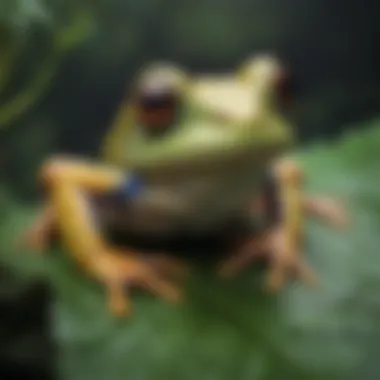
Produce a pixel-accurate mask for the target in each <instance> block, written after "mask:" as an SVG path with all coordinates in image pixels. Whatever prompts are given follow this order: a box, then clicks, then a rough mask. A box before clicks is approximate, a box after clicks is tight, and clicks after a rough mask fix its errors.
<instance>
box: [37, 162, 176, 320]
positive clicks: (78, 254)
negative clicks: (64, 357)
mask: <svg viewBox="0 0 380 380" xmlns="http://www.w3.org/2000/svg"><path fill="white" fill-rule="evenodd" d="M125 179H126V175H125V173H123V172H120V171H118V170H115V169H113V168H110V167H107V166H102V165H94V164H91V163H87V162H83V161H79V160H70V159H66V158H64V159H62V158H56V159H53V160H50V161H49V162H47V163H46V164H45V165H44V167H43V169H42V181H43V182H44V184H45V185H46V186H47V188H48V191H49V195H50V199H49V201H50V204H51V207H52V208H53V210H54V217H55V220H56V223H57V226H58V227H59V233H60V237H61V239H62V241H63V243H64V245H66V246H67V248H68V249H69V251H70V252H71V253H72V254H73V256H74V258H75V259H76V261H77V262H78V263H79V264H80V265H81V266H82V267H83V268H84V269H85V270H86V271H87V272H88V273H89V274H90V275H92V276H94V277H95V278H97V279H98V280H100V281H101V282H102V283H103V284H104V285H105V287H106V289H107V291H108V298H109V307H110V309H111V310H112V311H113V312H114V313H116V314H125V313H128V312H129V310H130V304H129V301H128V296H127V295H126V294H125V288H126V287H127V288H128V287H130V286H139V287H143V288H146V289H148V290H150V291H152V292H153V293H155V294H157V295H160V296H162V297H164V298H166V299H168V300H171V301H176V300H178V299H179V298H180V292H179V290H178V289H177V287H176V286H174V285H173V284H171V283H170V282H168V281H167V280H166V279H165V278H164V277H163V276H162V275H161V274H160V273H159V272H160V271H159V270H156V269H155V265H154V263H153V264H152V263H150V262H146V261H144V259H143V258H140V257H139V255H138V254H139V253H138V252H133V251H131V250H126V251H122V250H118V249H116V248H114V247H111V246H109V245H108V244H107V242H106V241H105V240H104V239H103V237H102V236H101V233H100V230H99V229H98V226H97V223H96V221H95V220H94V217H93V215H92V212H91V209H90V207H89V202H88V196H93V195H98V194H104V193H107V192H112V191H116V190H118V189H119V187H120V186H121V185H122V184H123V183H124V181H125Z"/></svg>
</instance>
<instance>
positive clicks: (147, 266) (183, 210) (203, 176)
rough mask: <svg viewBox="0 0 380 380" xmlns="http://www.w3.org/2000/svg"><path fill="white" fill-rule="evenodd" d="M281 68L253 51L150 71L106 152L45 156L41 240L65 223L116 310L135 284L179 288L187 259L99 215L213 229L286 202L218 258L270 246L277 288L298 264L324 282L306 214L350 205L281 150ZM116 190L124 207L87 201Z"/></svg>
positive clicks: (166, 229)
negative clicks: (312, 258) (228, 68)
mask: <svg viewBox="0 0 380 380" xmlns="http://www.w3.org/2000/svg"><path fill="white" fill-rule="evenodd" d="M280 74H281V71H280V67H279V65H278V63H277V61H275V60H274V59H272V58H270V57H258V58H256V59H254V60H250V61H248V62H247V64H246V65H244V66H242V67H241V68H240V70H238V73H237V74H228V75H227V74H226V75H224V76H215V77H212V76H204V77H193V78H189V77H188V76H187V75H186V73H184V72H183V71H181V70H179V69H176V68H174V67H169V66H167V67H165V66H162V67H152V68H151V69H149V70H146V71H144V72H143V73H142V74H141V75H140V76H139V77H138V80H137V82H136V85H135V92H134V93H133V95H132V96H131V99H130V101H129V103H128V105H127V106H122V107H121V108H120V112H119V114H118V115H117V120H116V121H115V125H114V127H113V128H112V129H111V132H110V133H109V135H108V136H107V139H106V146H105V150H104V163H96V162H89V161H86V160H81V159H78V158H73V157H52V158H50V159H48V160H47V161H46V163H45V164H44V165H43V167H42V168H41V175H40V180H41V182H42V183H43V184H44V185H45V186H46V188H47V199H46V206H45V209H44V210H43V212H42V213H41V216H40V217H39V218H38V220H37V221H36V223H35V224H34V225H33V226H32V228H31V229H30V230H29V231H28V232H27V234H26V239H27V241H28V243H29V244H30V245H32V246H33V247H35V248H40V249H43V248H44V247H45V246H46V244H47V241H48V236H49V234H50V233H51V231H52V230H53V229H58V231H59V234H60V237H61V240H62V242H63V244H64V245H65V246H66V248H67V250H68V251H69V252H70V253H71V254H72V256H73V258H74V259H75V260H76V261H77V262H78V263H79V264H80V265H81V266H82V267H83V268H84V269H85V270H86V271H87V272H88V273H89V274H90V275H92V276H94V277H95V278H96V279H98V280H99V281H101V282H102V283H103V284H104V286H105V287H106V290H107V292H108V302H109V307H110V309H111V310H112V312H114V313H116V314H118V315H122V314H128V313H129V311H130V302H129V295H128V294H127V293H126V290H125V289H126V285H130V286H132V285H133V286H140V287H144V288H147V289H149V290H150V291H152V292H154V293H156V294H157V295H159V296H162V297H164V298H166V299H168V300H171V301H177V300H179V299H180V291H179V289H178V287H177V286H176V285H175V284H174V283H173V282H172V280H173V279H172V275H182V274H183V273H184V269H185V268H184V266H183V264H182V263H180V262H177V261H176V260H174V259H173V258H168V257H167V256H164V255H162V254H159V253H157V254H155V255H150V256H149V257H147V256H144V255H143V252H136V251H135V250H134V249H133V247H131V248H130V249H121V248H116V247H114V246H112V245H111V244H110V243H109V242H108V241H107V240H106V239H105V238H104V236H103V234H102V229H101V228H100V225H99V223H98V222H99V221H101V222H105V221H106V223H111V224H112V223H114V224H117V225H118V227H119V229H120V228H121V230H122V231H125V232H126V233H127V232H128V233H131V232H132V233H137V234H140V235H146V236H147V237H148V238H152V237H155V238H157V237H158V238H160V237H170V236H174V235H180V234H183V233H188V234H190V235H191V234H199V233H200V234H207V233H208V232H209V231H210V233H211V231H214V230H217V229H223V227H224V226H226V225H228V223H229V222H231V221H233V220H234V218H236V217H242V218H246V219H252V218H254V217H255V216H258V215H262V214H263V215H266V214H268V213H270V206H271V203H273V202H277V204H278V205H280V209H278V207H277V210H274V211H277V214H276V215H275V217H273V218H272V219H271V223H269V225H268V226H267V227H266V228H265V229H263V230H262V232H260V233H259V234H257V233H256V234H255V235H253V234H252V235H251V236H248V237H247V239H245V240H243V241H242V242H241V244H239V245H236V250H235V251H234V252H231V257H230V258H229V259H228V260H227V261H226V262H223V263H221V266H220V268H218V270H219V271H220V274H221V275H224V276H232V275H234V274H236V273H238V272H239V270H241V269H242V268H244V267H245V266H246V265H247V264H248V263H249V262H250V261H251V260H253V259H254V258H256V257H258V256H260V255H263V254H265V255H266V256H267V257H268V258H269V259H270V260H269V269H268V275H267V281H266V285H267V286H268V288H269V289H272V290H278V289H280V288H281V287H282V286H283V285H284V284H285V281H286V278H287V276H288V275H289V274H292V275H293V274H297V275H299V276H300V277H301V279H302V280H304V281H305V282H308V283H310V284H315V282H316V279H315V276H314V273H313V271H312V270H311V269H310V268H308V266H307V265H306V264H305V263H304V262H303V259H302V257H301V255H300V246H301V243H302V235H303V234H302V227H303V216H304V214H305V213H309V214H312V215H315V216H318V217H321V218H323V219H327V220H329V221H330V222H332V223H334V224H335V225H338V226H340V225H343V224H344V223H345V216H344V213H343V210H342V209H341V208H339V207H338V205H337V204H335V203H334V202H333V201H331V200H329V199H322V198H313V199H308V198H307V197H305V196H304V194H303V193H302V173H301V170H300V168H299V167H298V165H297V164H296V163H295V162H293V161H291V160H288V159H285V158H283V157H284V154H285V153H286V151H287V150H288V149H289V148H290V147H291V145H292V142H293V135H292V130H291V127H290V126H289V125H288V123H287V122H286V121H285V120H284V119H283V117H282V116H281V115H280V114H279V113H278V112H277V107H276V102H275V96H276V84H277V83H278V81H279V78H280ZM139 94H140V95H141V94H143V95H144V96H145V95H146V94H148V95H149V96H148V97H147V96H145V97H144V96H142V95H141V96H140V95H139ZM157 94H158V95H157ZM168 94H169V95H168ZM139 96H140V97H139ZM173 99H174V100H175V101H173ZM177 100H179V103H178V104H180V106H179V105H178V104H177V102H176V101H177ZM147 110H148V111H147ZM173 110H175V112H174V111H173ZM268 173H270V174H271V175H272V178H273V180H272V182H273V183H272V184H273V185H274V188H275V190H276V191H275V194H274V195H272V196H270V194H269V193H268V192H267V191H265V187H264V181H265V178H267V175H268ZM136 179H137V180H138V181H139V182H138V183H140V182H141V183H140V185H139V186H138V187H137V190H136V181H135V180H136ZM128 181H130V182H128ZM131 181H132V182H131ZM130 183H132V184H134V191H133V192H132V191H131V188H130V187H128V186H127V190H124V192H123V191H121V189H122V186H123V184H124V187H125V184H127V185H128V184H130ZM263 189H264V190H263ZM117 193H119V196H120V193H121V197H122V198H123V199H122V201H123V202H124V205H125V207H122V208H114V209H112V210H111V209H108V210H107V208H106V210H105V211H106V212H105V213H104V212H103V211H104V210H103V211H101V210H100V209H99V208H98V207H94V204H93V203H91V202H89V200H90V199H91V198H93V197H98V196H100V197H101V196H110V197H111V198H112V196H113V195H114V194H117ZM268 194H269V195H268ZM263 196H264V197H265V196H267V202H264V201H263V199H264V198H263ZM107 211H108V212H107ZM272 211H273V210H272ZM278 211H280V212H278ZM268 215H269V214H268Z"/></svg>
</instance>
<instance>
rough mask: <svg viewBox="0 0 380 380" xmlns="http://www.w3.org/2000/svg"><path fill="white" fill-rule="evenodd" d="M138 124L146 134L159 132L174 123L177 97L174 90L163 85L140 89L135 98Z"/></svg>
mask: <svg viewBox="0 0 380 380" xmlns="http://www.w3.org/2000/svg"><path fill="white" fill-rule="evenodd" d="M136 105H137V111H138V112H137V117H138V122H139V124H140V125H141V126H142V127H143V128H145V129H146V130H147V132H152V133H155V132H160V131H163V130H164V129H166V128H167V127H168V126H169V125H170V124H172V122H173V121H174V118H175V115H176V113H177V109H178V105H179V104H178V96H177V94H176V92H175V91H174V89H172V88H171V87H170V86H166V85H164V84H163V83H160V84H157V85H148V86H144V87H143V88H141V89H140V91H139V92H138V94H137V97H136Z"/></svg>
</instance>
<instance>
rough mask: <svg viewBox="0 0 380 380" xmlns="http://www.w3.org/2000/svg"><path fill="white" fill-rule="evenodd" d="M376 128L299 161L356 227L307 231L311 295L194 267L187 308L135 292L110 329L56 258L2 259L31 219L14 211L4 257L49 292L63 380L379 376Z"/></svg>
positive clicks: (92, 296)
mask: <svg viewBox="0 0 380 380" xmlns="http://www.w3.org/2000/svg"><path fill="white" fill-rule="evenodd" d="M374 124H375V125H374V126H373V127H371V128H368V129H367V130H366V131H364V132H361V133H360V134H357V133H356V134H351V135H348V136H346V137H345V138H344V139H343V140H342V141H340V142H334V143H329V144H324V143H320V144H316V145H315V146H311V147H308V148H305V149H304V150H303V151H300V152H299V154H298V159H299V161H300V162H301V163H302V164H303V166H304V168H305V170H306V172H307V175H308V178H309V184H308V187H309V191H310V192H312V193H314V192H323V193H325V194H332V195H336V196H339V195H341V196H343V197H344V198H345V199H346V201H347V203H348V206H349V209H350V212H351V214H352V218H353V223H352V226H351V227H350V229H349V231H348V232H346V233H336V232H334V231H332V230H330V229H329V228H327V227H326V226H323V225H319V224H317V223H315V222H312V221H310V222H308V228H307V239H306V247H305V252H306V253H305V254H306V257H307V260H308V262H309V263H310V264H311V265H313V267H314V268H315V269H316V270H317V271H318V273H319V275H320V278H321V282H322V287H321V288H320V289H319V290H317V291H312V290H310V289H308V288H305V287H303V286H301V285H299V284H293V285H291V286H289V287H288V288H287V290H286V291H284V292H283V293H281V294H280V295H279V296H277V297H275V296H271V295H268V294H265V293H264V292H262V291H261V287H260V285H261V280H262V278H261V272H260V271H258V270H255V269H252V270H251V271H249V272H248V273H246V274H245V275H242V276H240V277H239V278H237V279H236V280H234V281H222V280H220V279H218V278H216V277H215V276H214V275H212V274H210V273H206V272H204V271H203V270H201V269H199V268H198V269H195V270H194V272H193V275H192V277H191V278H190V280H189V283H188V284H187V299H186V301H185V302H184V303H183V304H182V305H180V306H172V305H168V304H167V303H165V302H164V301H162V300H159V299H155V298H154V297H151V296H149V295H146V294H136V295H134V308H135V310H134V314H133V316H132V318H131V319H129V320H121V321H120V320H116V319H114V318H112V317H111V316H110V315H109V314H108V313H107V311H106V309H105V298H104V294H103V291H102V289H101V287H100V286H99V285H98V284H96V283H95V282H94V281H92V280H91V279H89V278H87V277H85V276H84V275H83V273H82V272H80V271H79V270H77V268H76V267H75V265H74V263H73V262H72V261H71V260H70V259H69V258H68V257H66V256H62V255H55V254H53V255H51V256H50V257H49V258H47V259H46V261H44V264H42V263H41V259H38V258H37V259H30V258H29V259H27V255H25V253H24V255H23V256H19V255H17V254H15V253H13V254H9V252H8V251H7V249H6V247H5V243H4V242H5V240H7V241H9V238H10V236H16V229H20V228H21V227H20V226H21V225H25V224H26V221H25V220H24V219H25V216H28V215H31V214H32V211H28V210H27V209H23V208H22V206H20V205H17V206H16V205H14V207H13V206H12V207H13V208H14V211H13V212H12V213H11V215H12V217H10V216H8V218H9V219H8V220H7V223H5V222H4V221H3V223H2V226H3V227H2V230H1V236H0V237H3V240H2V248H1V251H2V252H3V253H2V256H1V258H2V259H3V260H4V261H6V262H7V263H11V264H12V265H13V266H14V267H19V268H24V270H25V268H26V267H27V266H29V267H30V268H31V269H30V272H28V273H34V275H41V274H45V275H46V276H48V278H49V279H50V281H51V283H52V284H53V286H54V289H55V291H56V303H55V307H54V316H53V321H54V334H55V339H56V341H57V343H58V345H59V347H60V356H59V371H60V373H61V378H62V379H70V380H84V379H92V380H105V379H107V380H121V379H125V378H131V379H133V380H140V379H143V380H148V379H181V380H187V379H189V380H193V379H196V380H203V379H205V380H206V379H207V380H213V379H215V380H216V379H218V380H223V379H225V380H227V379H228V380H229V379H231V380H232V379H241V380H245V379H247V380H253V379H259V380H277V379H282V378H285V379H292V380H293V379H294V380H298V379H299V380H303V379H305V380H306V379H307V380H309V379H321V380H322V379H323V380H325V379H334V380H335V379H338V378H343V379H350V378H353V379H358V378H360V377H361V376H362V374H363V373H368V374H370V377H369V378H373V379H375V378H377V377H379V375H380V369H379V367H378V359H377V354H376V350H378V349H379V345H380V344H379V340H378V337H379V334H380V325H379V323H378V320H379V296H378V295H379V294H380V255H379V252H378V251H379V248H378V247H379V245H380V233H379V232H380V196H379V192H378V191H379V188H380V187H379V186H380V179H379V176H378V173H379V171H380V155H379V154H378V152H379V149H380V125H378V124H379V123H374ZM376 124H377V125H376ZM10 218H11V219H10ZM6 226H7V229H6ZM10 226H13V227H12V228H11V227H10ZM15 226H18V227H20V228H16V227H15ZM7 252H8V254H6V253H7ZM20 255H21V253H20ZM21 257H22V258H21ZM31 261H34V264H32V262H31ZM36 263H39V264H38V265H36ZM36 266H37V267H39V268H40V269H39V270H37V269H36ZM32 268H34V269H32ZM41 268H43V269H41ZM26 272H27V271H26ZM26 272H25V273H26ZM364 371H366V372H364Z"/></svg>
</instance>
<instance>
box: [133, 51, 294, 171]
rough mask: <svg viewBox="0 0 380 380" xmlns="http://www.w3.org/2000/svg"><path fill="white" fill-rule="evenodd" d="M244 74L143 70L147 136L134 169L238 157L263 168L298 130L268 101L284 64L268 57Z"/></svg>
mask: <svg viewBox="0 0 380 380" xmlns="http://www.w3.org/2000/svg"><path fill="white" fill-rule="evenodd" d="M238 74H240V75H225V76H217V77H213V76H205V77H198V76H197V77H192V78H190V76H189V75H188V74H187V73H186V72H185V71H183V70H181V69H179V68H178V67H175V66H171V65H153V66H151V67H149V68H148V69H146V70H145V71H144V72H142V74H141V75H140V77H139V79H138V81H137V83H136V86H135V91H134V95H133V102H134V104H135V108H136V110H137V112H136V119H137V125H138V126H139V127H140V128H142V129H143V132H145V133H144V135H145V136H146V139H144V140H141V139H140V140H139V145H138V146H137V145H136V144H135V145H134V146H133V147H134V148H135V149H133V147H132V150H133V154H131V156H130V158H129V160H130V163H131V166H136V167H140V168H147V169H152V168H153V169H154V168H158V167H168V168H169V169H170V168H173V167H177V168H179V169H181V168H184V166H187V167H193V168H195V167H196V168H200V167H201V166H203V167H205V166H207V167H211V168H212V167H215V165H219V164H220V165H222V164H221V163H222V162H223V164H228V163H229V162H230V163H231V162H232V160H233V161H234V162H236V159H237V158H240V159H242V160H245V161H247V160H252V161H255V162H258V163H260V165H261V163H263V162H264V163H265V162H268V161H269V160H271V159H273V158H274V157H275V156H277V155H278V154H280V153H282V151H283V150H284V149H286V148H287V147H288V146H289V144H290V143H292V140H293V134H292V130H291V128H290V127H289V126H288V124H287V123H286V122H285V121H284V120H283V119H282V118H281V116H280V115H279V114H278V113H277V112H276V110H274V109H271V108H267V107H266V103H267V102H266V100H265V99H266V97H267V96H268V95H269V94H270V92H271V90H272V88H273V87H275V85H276V83H277V81H278V78H279V75H280V67H279V65H278V64H277V62H276V61H275V60H271V59H269V58H265V59H264V58H262V57H260V58H259V59H257V58H256V59H255V60H254V61H250V62H248V64H246V65H244V66H242V69H241V70H240V71H239V73H238ZM146 132H148V133H146ZM253 163H254V162H253ZM213 165H214V166H213Z"/></svg>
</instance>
